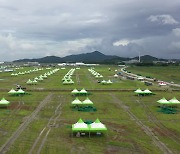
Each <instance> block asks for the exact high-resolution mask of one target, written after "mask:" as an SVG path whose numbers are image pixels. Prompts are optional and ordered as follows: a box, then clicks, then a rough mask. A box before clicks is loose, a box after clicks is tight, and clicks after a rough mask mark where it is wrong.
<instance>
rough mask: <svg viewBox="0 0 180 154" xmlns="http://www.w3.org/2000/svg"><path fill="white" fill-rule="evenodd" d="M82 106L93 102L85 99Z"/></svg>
mask: <svg viewBox="0 0 180 154" xmlns="http://www.w3.org/2000/svg"><path fill="white" fill-rule="evenodd" d="M83 104H93V102H92V101H91V100H90V99H89V98H88V97H87V98H86V99H85V100H84V101H83Z"/></svg>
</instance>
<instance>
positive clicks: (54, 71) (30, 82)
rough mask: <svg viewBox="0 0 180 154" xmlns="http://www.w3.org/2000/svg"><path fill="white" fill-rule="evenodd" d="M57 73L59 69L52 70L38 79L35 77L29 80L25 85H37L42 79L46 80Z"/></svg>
mask: <svg viewBox="0 0 180 154" xmlns="http://www.w3.org/2000/svg"><path fill="white" fill-rule="evenodd" d="M57 71H59V69H54V70H52V71H49V72H47V73H45V74H43V75H40V76H39V77H35V78H34V79H33V80H31V79H29V80H28V81H27V82H26V83H27V84H29V85H35V84H37V83H38V81H43V80H44V79H47V78H48V76H50V75H52V74H54V73H56V72H57Z"/></svg>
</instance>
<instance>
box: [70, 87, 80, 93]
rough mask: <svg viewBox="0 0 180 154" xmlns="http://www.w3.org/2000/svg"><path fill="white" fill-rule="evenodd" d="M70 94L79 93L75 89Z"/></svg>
mask: <svg viewBox="0 0 180 154" xmlns="http://www.w3.org/2000/svg"><path fill="white" fill-rule="evenodd" d="M71 93H79V91H78V90H77V89H76V88H75V89H74V90H73V91H72V92H71Z"/></svg>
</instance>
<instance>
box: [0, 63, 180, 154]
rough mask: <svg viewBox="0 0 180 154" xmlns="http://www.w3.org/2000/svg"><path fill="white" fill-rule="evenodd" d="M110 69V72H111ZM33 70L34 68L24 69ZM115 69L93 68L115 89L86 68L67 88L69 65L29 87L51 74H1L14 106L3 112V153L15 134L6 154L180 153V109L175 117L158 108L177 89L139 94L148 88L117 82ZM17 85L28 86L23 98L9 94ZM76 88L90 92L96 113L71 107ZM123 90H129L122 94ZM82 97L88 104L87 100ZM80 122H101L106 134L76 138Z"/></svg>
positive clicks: (0, 124)
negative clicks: (76, 125)
mask: <svg viewBox="0 0 180 154" xmlns="http://www.w3.org/2000/svg"><path fill="white" fill-rule="evenodd" d="M109 67H110V68H111V71H109V70H108V68H109ZM29 69H32V68H24V69H23V70H29ZM115 69H117V70H118V71H120V68H118V67H117V66H98V67H95V70H96V71H97V72H99V73H101V74H102V75H103V76H104V78H103V79H105V80H108V79H111V80H112V81H113V84H112V85H101V84H99V83H97V81H96V79H95V77H94V76H92V74H91V73H90V72H88V68H86V67H82V68H81V69H80V70H76V71H75V73H74V75H73V77H72V79H73V80H74V82H75V84H74V85H63V84H62V81H61V79H62V78H63V76H64V75H65V74H66V73H67V72H68V71H69V70H70V67H67V68H66V69H65V70H61V69H60V70H59V71H58V72H57V73H55V74H53V75H52V76H49V77H48V79H45V80H44V81H42V82H40V83H38V84H37V85H27V84H26V83H25V82H26V81H27V80H28V79H32V78H34V77H36V76H38V75H40V74H43V73H45V72H48V71H49V70H46V69H44V70H42V71H39V72H34V73H31V74H28V75H23V76H18V77H11V76H10V73H0V78H1V79H4V80H1V81H0V85H1V87H0V89H1V91H0V98H2V97H5V98H6V99H7V100H9V101H10V102H11V105H10V106H9V107H8V109H6V108H0V119H1V121H0V136H1V140H0V146H1V152H2V147H3V145H5V143H6V142H7V141H9V140H10V139H11V138H10V137H12V136H13V135H14V136H13V137H14V138H13V139H14V141H13V142H12V140H10V141H11V142H9V144H6V147H5V149H4V150H3V152H4V153H13V154H14V153H15V154H16V153H17V154H19V153H23V154H24V153H42V154H44V153H45V154H46V153H47V154H49V153H50V154H51V153H52V154H56V153H57V154H59V153H60V154H61V153H62V154H66V153H67V154H68V153H83V154H84V153H92V154H94V153H105V154H111V153H123V154H124V153H142V154H144V153H149V154H150V153H165V152H167V151H168V150H170V152H172V153H179V152H180V130H179V128H180V120H179V119H180V116H179V111H180V110H179V108H180V107H178V108H177V110H178V112H177V114H163V113H162V112H158V110H159V108H158V105H159V104H158V103H157V102H156V101H157V100H159V99H161V98H162V97H166V98H167V99H171V98H172V97H176V98H177V99H179V100H180V93H179V91H156V90H160V88H159V87H158V86H156V85H154V86H152V87H148V88H150V89H151V90H154V93H155V95H152V96H147V97H138V96H135V95H134V93H133V90H134V89H136V88H142V89H145V88H147V86H145V85H144V83H142V82H140V81H130V80H124V79H121V78H114V77H113V75H114V73H115V72H114V70H115ZM177 69H179V68H177ZM128 70H129V69H128ZM176 71H177V70H176ZM170 72H171V70H170ZM177 76H179V74H178V73H177ZM16 83H18V84H20V85H22V86H24V87H26V88H27V91H28V90H29V93H30V94H29V95H25V96H22V97H15V96H9V95H8V94H7V92H8V90H10V89H11V88H15V84H16ZM74 88H78V89H81V88H86V89H90V90H92V91H91V95H89V98H90V99H91V100H92V101H93V102H94V106H95V107H96V108H97V111H96V112H79V111H73V110H72V109H71V107H70V106H71V101H72V100H74V98H75V97H74V96H71V93H70V91H71V90H72V89H74ZM39 89H40V90H41V91H38V90H39ZM111 89H116V90H118V89H119V90H120V91H112V90H111ZM123 89H125V90H129V91H122V90H123ZM58 90H59V91H58ZM63 90H64V91H63ZM93 90H96V91H93ZM103 90H106V91H103ZM79 98H80V99H81V100H84V99H85V98H86V97H84V96H81V97H79ZM36 111H37V112H36ZM79 118H82V119H83V120H92V121H94V120H95V119H96V118H99V119H100V120H101V122H102V123H104V124H105V125H106V126H107V128H108V131H107V133H105V134H103V135H102V136H91V137H90V138H89V137H88V136H82V137H76V136H75V135H74V136H72V132H71V125H72V124H74V123H76V122H77V121H78V120H79ZM19 127H21V129H19ZM157 138H158V140H157Z"/></svg>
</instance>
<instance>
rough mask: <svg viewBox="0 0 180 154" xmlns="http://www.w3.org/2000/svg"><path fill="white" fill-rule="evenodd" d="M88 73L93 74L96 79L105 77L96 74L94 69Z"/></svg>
mask: <svg viewBox="0 0 180 154" xmlns="http://www.w3.org/2000/svg"><path fill="white" fill-rule="evenodd" d="M88 71H89V72H91V74H92V75H94V77H95V78H103V76H102V75H101V74H100V73H98V72H96V71H95V70H94V69H92V68H90V69H88Z"/></svg>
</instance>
